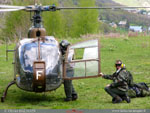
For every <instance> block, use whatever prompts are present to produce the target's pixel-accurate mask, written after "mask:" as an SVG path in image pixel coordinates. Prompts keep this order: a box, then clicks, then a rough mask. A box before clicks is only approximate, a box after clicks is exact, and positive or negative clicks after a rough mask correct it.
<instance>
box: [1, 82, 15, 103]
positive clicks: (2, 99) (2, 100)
mask: <svg viewBox="0 0 150 113" xmlns="http://www.w3.org/2000/svg"><path fill="white" fill-rule="evenodd" d="M13 84H16V82H15V81H11V82H10V83H9V84H8V86H7V87H6V89H5V91H4V93H3V96H2V97H1V102H4V101H5V98H6V96H7V91H8V88H9V87H10V86H11V85H13Z"/></svg>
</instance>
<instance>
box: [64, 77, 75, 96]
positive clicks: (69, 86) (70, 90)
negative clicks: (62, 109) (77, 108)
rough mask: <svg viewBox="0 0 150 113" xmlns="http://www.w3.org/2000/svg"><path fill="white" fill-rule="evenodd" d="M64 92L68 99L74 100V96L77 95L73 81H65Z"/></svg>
mask: <svg viewBox="0 0 150 113" xmlns="http://www.w3.org/2000/svg"><path fill="white" fill-rule="evenodd" d="M64 90H65V94H66V98H72V95H73V94H77V93H76V91H75V89H74V87H73V84H72V80H64Z"/></svg>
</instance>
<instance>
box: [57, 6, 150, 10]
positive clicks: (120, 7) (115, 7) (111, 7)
mask: <svg viewBox="0 0 150 113" xmlns="http://www.w3.org/2000/svg"><path fill="white" fill-rule="evenodd" d="M138 8H150V7H141V6H137V7H126V6H110V7H109V6H108V7H107V6H106V7H57V10H61V9H138Z"/></svg>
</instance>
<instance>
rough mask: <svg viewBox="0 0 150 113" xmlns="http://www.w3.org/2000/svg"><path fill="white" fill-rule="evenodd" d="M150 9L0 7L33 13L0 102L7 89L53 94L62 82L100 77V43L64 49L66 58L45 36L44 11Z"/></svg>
mask: <svg viewBox="0 0 150 113" xmlns="http://www.w3.org/2000/svg"><path fill="white" fill-rule="evenodd" d="M125 8H150V7H125V6H111V7H109V6H107V7H56V6H55V5H47V6H42V5H30V6H11V5H0V12H12V11H20V10H23V11H27V12H34V15H33V17H32V19H31V20H32V23H33V24H32V27H31V28H30V29H29V32H28V38H23V39H21V40H20V41H19V42H18V43H17V44H16V47H15V49H14V80H12V81H11V82H10V83H9V84H8V86H7V87H6V89H5V91H4V93H3V95H2V97H1V102H4V100H5V98H6V96H7V91H8V88H9V87H10V86H11V85H13V84H16V85H17V87H18V88H20V89H22V90H26V91H30V92H47V91H53V90H56V89H57V88H59V87H60V86H61V84H62V83H63V80H64V79H71V80H74V79H83V78H94V77H100V72H101V70H100V62H101V60H100V41H99V39H90V40H86V41H83V42H79V43H77V44H73V45H70V46H69V47H68V48H67V51H66V54H65V56H63V55H62V54H61V52H60V51H61V50H60V47H59V42H58V41H57V40H56V39H55V38H54V36H46V29H45V28H44V27H43V24H42V16H41V14H42V13H43V12H45V11H53V12H54V11H58V10H74V9H76V10H82V9H125ZM78 49H81V50H82V58H77V57H76V52H75V54H74V56H73V55H71V56H70V53H71V52H72V51H76V50H78ZM68 64H72V65H74V76H73V77H68V76H66V68H67V65H68Z"/></svg>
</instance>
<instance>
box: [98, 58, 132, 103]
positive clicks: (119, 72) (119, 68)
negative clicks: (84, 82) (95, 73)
mask: <svg viewBox="0 0 150 113" xmlns="http://www.w3.org/2000/svg"><path fill="white" fill-rule="evenodd" d="M123 65H124V64H123V63H122V61H121V60H116V63H115V67H116V72H115V73H113V74H112V75H104V74H103V73H100V74H101V76H102V77H103V78H105V79H110V80H113V83H111V84H108V85H107V86H106V87H105V91H106V92H107V93H108V94H109V95H111V96H112V102H113V103H120V102H122V101H123V100H126V102H127V103H130V98H129V96H128V95H127V91H128V84H127V79H128V71H126V69H125V68H124V66H123Z"/></svg>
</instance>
